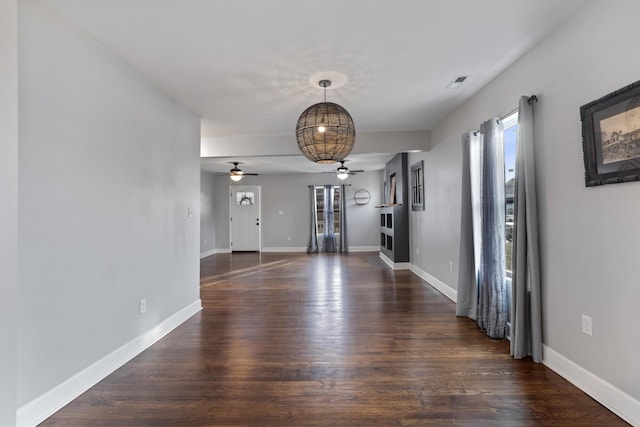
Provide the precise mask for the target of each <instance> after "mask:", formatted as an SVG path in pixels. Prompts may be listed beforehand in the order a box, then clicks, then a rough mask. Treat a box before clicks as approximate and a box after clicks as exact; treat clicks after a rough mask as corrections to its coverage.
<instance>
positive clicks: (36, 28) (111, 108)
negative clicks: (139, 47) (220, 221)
mask: <svg viewBox="0 0 640 427" xmlns="http://www.w3.org/2000/svg"><path fill="white" fill-rule="evenodd" d="M18 18H19V21H18V23H19V26H18V28H19V45H18V46H19V66H20V81H19V99H20V118H19V131H20V146H19V166H20V170H19V196H18V198H19V212H20V223H19V235H20V248H19V280H20V282H19V289H18V292H19V294H18V300H19V301H18V324H19V325H20V335H19V341H18V370H17V372H18V405H24V404H26V403H28V402H30V401H32V400H33V399H34V398H37V397H39V396H41V395H42V394H43V393H45V392H48V391H50V390H51V389H52V388H54V387H56V386H58V385H60V384H61V383H63V382H64V381H65V380H67V379H69V378H71V377H72V376H73V375H74V374H77V373H78V372H79V371H81V370H83V369H84V368H87V367H88V366H90V365H92V364H93V363H95V362H96V361H98V360H99V359H101V358H102V357H104V356H106V355H108V354H110V353H111V352H113V351H115V350H116V349H118V348H120V347H121V346H123V345H124V344H126V343H128V342H129V341H131V340H133V339H134V338H136V337H138V336H140V335H142V334H144V333H146V332H148V331H151V330H153V329H154V328H155V327H156V326H157V325H158V324H159V323H160V322H162V321H164V320H166V319H167V318H169V317H170V316H172V315H174V314H175V313H177V312H179V311H180V310H181V309H183V308H185V307H187V306H189V305H190V304H193V303H195V302H197V301H199V265H198V248H199V245H198V238H199V212H200V206H199V199H198V187H199V180H200V177H199V169H200V161H199V138H200V121H199V118H198V117H196V116H195V115H193V114H191V113H190V112H188V111H186V110H185V109H184V108H182V107H181V106H179V105H177V104H176V103H175V102H174V101H172V100H171V99H169V98H168V97H167V96H166V95H165V94H163V93H162V92H160V91H159V90H158V89H156V88H155V86H153V85H152V84H151V83H150V82H149V81H148V80H147V79H145V78H144V77H142V76H141V75H139V74H138V73H136V72H134V71H133V70H132V69H131V68H130V67H129V66H128V65H127V64H126V63H124V62H123V61H122V60H121V59H119V58H118V57H116V56H115V55H113V54H112V53H110V52H109V51H106V50H105V49H104V47H103V46H102V45H101V44H100V43H99V42H97V41H96V40H95V39H94V38H93V37H91V36H89V35H87V34H86V33H85V32H84V31H82V30H81V29H80V28H79V27H77V26H76V25H75V24H73V23H72V22H71V21H69V20H68V19H66V18H64V17H63V16H62V15H60V14H59V13H58V12H57V10H56V9H55V8H54V7H53V6H51V5H50V4H49V3H48V2H41V1H34V0H25V1H21V2H20V3H19V13H18ZM189 208H190V209H192V211H193V217H192V218H188V215H187V211H188V209H189ZM142 298H146V300H147V311H146V314H145V315H143V316H141V315H139V314H138V301H139V300H140V299H142Z"/></svg>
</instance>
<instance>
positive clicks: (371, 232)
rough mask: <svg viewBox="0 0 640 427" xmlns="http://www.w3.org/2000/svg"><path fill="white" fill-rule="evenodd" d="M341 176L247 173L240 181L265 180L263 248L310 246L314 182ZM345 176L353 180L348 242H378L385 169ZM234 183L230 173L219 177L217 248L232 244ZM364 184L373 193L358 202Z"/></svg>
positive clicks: (370, 244)
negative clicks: (365, 202) (367, 200)
mask: <svg viewBox="0 0 640 427" xmlns="http://www.w3.org/2000/svg"><path fill="white" fill-rule="evenodd" d="M342 182H343V181H339V180H338V179H337V178H336V177H335V175H332V174H268V175H267V174H265V175H259V176H246V177H244V178H243V179H242V181H241V183H240V184H245V185H260V186H262V247H263V250H283V249H287V248H289V249H292V250H293V249H295V250H306V248H307V246H308V245H309V221H310V212H309V185H324V184H336V185H337V184H341V183H342ZM345 182H346V183H347V184H351V186H350V187H349V188H348V190H347V221H348V233H349V234H348V238H349V247H350V248H358V247H360V248H362V247H378V246H379V237H378V236H379V234H378V230H379V228H380V224H379V222H378V212H377V210H376V209H375V205H376V204H379V203H380V201H381V199H382V195H381V194H382V184H381V183H382V171H374V172H365V173H360V174H357V175H352V176H350V177H349V178H348V180H346V181H345ZM229 185H230V181H229V179H228V177H226V176H216V177H215V193H216V196H215V201H214V215H213V216H214V218H213V221H214V223H215V234H216V244H215V245H216V246H215V247H216V248H217V249H229V222H228V221H229V196H228V194H229V191H228V190H229ZM233 185H238V184H236V183H233ZM359 188H366V189H367V190H369V192H370V193H371V202H370V203H369V204H368V205H365V206H359V205H356V204H355V202H354V201H353V194H354V193H355V191H356V190H358V189H359ZM280 211H282V213H283V214H282V215H280ZM289 237H290V238H291V240H289Z"/></svg>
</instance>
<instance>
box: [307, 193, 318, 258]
mask: <svg viewBox="0 0 640 427" xmlns="http://www.w3.org/2000/svg"><path fill="white" fill-rule="evenodd" d="M309 194H310V195H311V229H310V231H311V234H310V237H309V247H308V248H307V253H317V252H318V251H319V249H318V228H317V225H316V224H317V223H318V207H317V205H316V203H317V202H316V187H315V185H310V186H309Z"/></svg>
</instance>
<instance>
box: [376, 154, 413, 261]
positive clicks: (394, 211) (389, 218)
mask: <svg viewBox="0 0 640 427" xmlns="http://www.w3.org/2000/svg"><path fill="white" fill-rule="evenodd" d="M392 176H395V186H396V189H395V206H384V207H382V208H380V252H382V253H383V254H384V255H385V256H386V257H387V258H389V259H390V260H391V261H393V262H394V263H397V262H409V189H408V185H407V184H408V183H407V153H399V154H397V155H396V156H395V157H394V158H393V159H391V160H389V161H388V162H387V165H386V168H385V176H384V180H385V182H386V183H387V185H386V190H385V191H386V192H387V194H386V197H387V198H388V197H389V192H390V187H391V177H392ZM388 203H389V204H393V203H394V201H393V200H388Z"/></svg>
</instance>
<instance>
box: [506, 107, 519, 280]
mask: <svg viewBox="0 0 640 427" xmlns="http://www.w3.org/2000/svg"><path fill="white" fill-rule="evenodd" d="M502 126H503V139H504V186H505V188H504V201H505V207H504V208H505V236H506V239H505V270H506V272H507V277H511V266H512V259H513V256H512V255H513V219H514V218H513V196H514V193H515V182H516V178H515V176H516V175H515V170H516V146H517V144H516V139H517V136H518V112H517V111H516V112H514V113H512V114H510V115H508V116H507V117H505V118H504V119H503V120H502Z"/></svg>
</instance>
